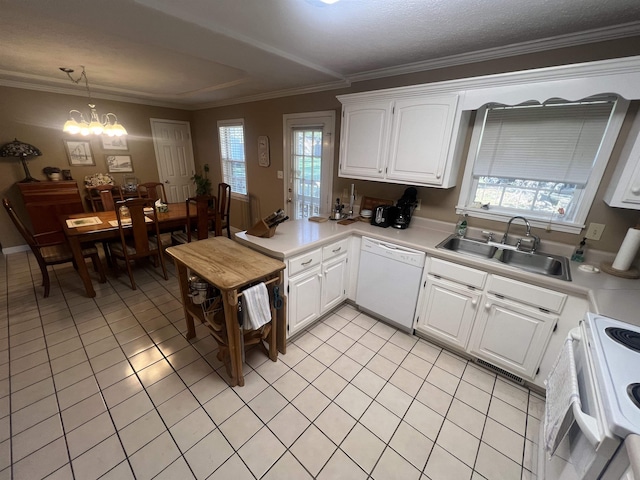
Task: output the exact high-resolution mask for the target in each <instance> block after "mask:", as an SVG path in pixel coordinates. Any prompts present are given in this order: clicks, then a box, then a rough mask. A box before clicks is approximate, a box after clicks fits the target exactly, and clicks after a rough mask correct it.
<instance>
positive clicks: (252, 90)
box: [0, 0, 640, 109]
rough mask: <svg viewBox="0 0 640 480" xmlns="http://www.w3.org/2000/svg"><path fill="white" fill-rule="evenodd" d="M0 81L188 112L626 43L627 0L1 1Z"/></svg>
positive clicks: (635, 11) (635, 6)
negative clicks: (83, 77)
mask: <svg viewBox="0 0 640 480" xmlns="http://www.w3.org/2000/svg"><path fill="white" fill-rule="evenodd" d="M0 4H1V8H2V15H1V18H0V25H1V27H2V28H0V45H2V49H0V85H8V86H18V87H22V88H34V89H40V90H46V91H54V92H58V93H67V94H79V95H84V94H85V89H84V86H83V85H82V83H80V84H78V85H76V84H74V83H73V82H71V80H70V79H69V78H68V77H67V76H66V75H65V74H64V73H63V72H61V71H60V70H59V67H69V68H74V69H75V70H76V73H75V74H74V76H75V77H76V78H77V76H78V73H79V72H81V71H82V68H81V65H84V66H85V67H86V73H87V76H88V78H89V84H90V87H91V91H92V93H93V94H94V95H95V96H96V97H101V98H112V99H119V100H126V101H133V102H139V103H148V104H156V105H165V106H174V107H179V108H187V109H197V108H204V107H208V106H216V105H224V104H230V103H237V102H241V101H248V100H257V99H263V98H273V97H277V96H283V95H289V94H294V93H304V92H310V91H318V90H323V89H331V88H340V87H345V86H348V85H349V84H350V83H351V82H353V81H357V80H364V79H371V78H378V77H384V76H390V75H395V74H399V73H408V72H414V71H420V70H426V69H429V68H438V67H442V66H447V65H454V64H462V63H468V62H471V61H477V60H479V59H485V58H486V59H488V58H498V57H501V56H508V55H513V54H518V53H524V52H530V51H540V50H544V49H548V48H554V47H558V46H569V45H575V44H580V43H588V42H592V41H597V40H604V39H613V38H622V37H626V36H634V35H640V2H638V0H607V1H606V2H604V1H602V0H537V1H531V0H341V1H339V2H338V3H335V4H333V5H325V4H323V3H321V2H320V1H319V0H180V1H179V2H178V1H175V0H109V1H106V2H96V1H87V0H55V1H51V0H2V1H1V2H0Z"/></svg>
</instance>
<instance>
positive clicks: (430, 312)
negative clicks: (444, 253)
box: [415, 277, 481, 349]
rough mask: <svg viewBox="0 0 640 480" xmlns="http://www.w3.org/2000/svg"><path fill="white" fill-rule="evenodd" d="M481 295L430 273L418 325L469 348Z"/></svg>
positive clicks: (458, 345)
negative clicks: (468, 342)
mask: <svg viewBox="0 0 640 480" xmlns="http://www.w3.org/2000/svg"><path fill="white" fill-rule="evenodd" d="M480 296H481V295H480V293H478V292H476V291H474V290H471V289H469V288H467V287H464V286H462V285H456V284H453V283H449V282H446V281H442V280H440V279H437V278H433V277H428V278H427V285H426V287H425V291H424V300H423V302H422V310H421V311H420V316H419V317H418V319H417V322H416V324H415V329H416V330H418V331H420V332H423V333H425V334H427V335H429V336H432V337H435V338H436V339H438V340H440V341H442V342H446V343H447V344H449V345H453V346H456V347H458V348H461V349H465V348H466V347H467V341H468V340H469V333H470V331H471V327H472V325H473V320H474V318H475V316H476V311H477V307H478V302H479V301H480Z"/></svg>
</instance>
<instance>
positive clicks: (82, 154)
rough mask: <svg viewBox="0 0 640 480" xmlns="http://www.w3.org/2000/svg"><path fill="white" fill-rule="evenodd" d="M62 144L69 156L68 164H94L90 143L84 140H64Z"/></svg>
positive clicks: (75, 165) (80, 165)
mask: <svg viewBox="0 0 640 480" xmlns="http://www.w3.org/2000/svg"><path fill="white" fill-rule="evenodd" d="M64 146H65V148H66V150H67V156H68V157H69V165H71V166H72V167H83V166H91V165H95V164H96V162H95V160H94V159H93V153H91V144H90V143H89V142H87V141H85V140H64Z"/></svg>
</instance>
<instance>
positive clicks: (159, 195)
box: [138, 182, 167, 203]
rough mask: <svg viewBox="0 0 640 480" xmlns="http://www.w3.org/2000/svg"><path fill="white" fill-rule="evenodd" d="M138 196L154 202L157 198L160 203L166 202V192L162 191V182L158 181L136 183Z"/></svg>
mask: <svg viewBox="0 0 640 480" xmlns="http://www.w3.org/2000/svg"><path fill="white" fill-rule="evenodd" d="M138 196H139V197H141V198H142V197H146V198H149V199H151V200H153V201H154V202H155V201H156V200H158V199H160V200H162V203H167V194H166V193H165V191H164V184H163V183H160V182H146V183H139V184H138Z"/></svg>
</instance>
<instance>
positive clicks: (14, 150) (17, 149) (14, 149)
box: [0, 138, 42, 183]
mask: <svg viewBox="0 0 640 480" xmlns="http://www.w3.org/2000/svg"><path fill="white" fill-rule="evenodd" d="M40 155H42V152H41V151H40V150H39V149H38V148H37V147H34V146H33V145H30V144H28V143H24V142H21V141H19V140H18V139H17V138H16V139H15V140H14V141H13V142H9V143H5V144H4V145H3V146H2V147H0V157H15V158H19V159H20V161H21V162H22V168H24V175H25V178H24V179H23V180H20V183H28V182H39V181H40V180H36V179H35V178H33V177H32V176H31V173H29V167H27V158H28V157H39V156H40Z"/></svg>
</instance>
